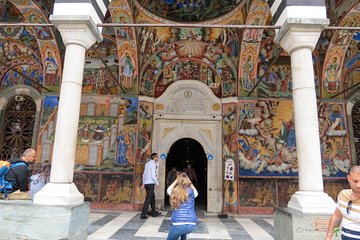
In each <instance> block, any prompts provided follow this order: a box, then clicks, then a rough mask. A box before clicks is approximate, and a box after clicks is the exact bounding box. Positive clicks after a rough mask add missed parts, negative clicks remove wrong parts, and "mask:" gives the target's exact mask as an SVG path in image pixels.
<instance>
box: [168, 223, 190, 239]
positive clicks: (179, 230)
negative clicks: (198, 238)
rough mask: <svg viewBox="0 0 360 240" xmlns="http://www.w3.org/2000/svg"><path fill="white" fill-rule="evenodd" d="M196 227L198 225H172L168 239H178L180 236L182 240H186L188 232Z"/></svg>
mask: <svg viewBox="0 0 360 240" xmlns="http://www.w3.org/2000/svg"><path fill="white" fill-rule="evenodd" d="M195 228H196V225H192V224H182V225H171V226H170V230H169V234H168V236H167V238H166V240H178V239H179V237H181V240H186V234H189V233H191V232H193V231H194V230H195Z"/></svg>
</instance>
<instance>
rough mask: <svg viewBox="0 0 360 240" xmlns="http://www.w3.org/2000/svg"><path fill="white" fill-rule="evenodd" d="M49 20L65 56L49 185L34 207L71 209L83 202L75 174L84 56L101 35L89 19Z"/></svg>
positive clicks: (58, 17) (40, 193) (37, 196)
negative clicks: (54, 26)
mask: <svg viewBox="0 0 360 240" xmlns="http://www.w3.org/2000/svg"><path fill="white" fill-rule="evenodd" d="M50 20H51V21H52V22H53V23H54V24H55V25H56V27H57V29H58V30H59V31H60V33H61V36H62V39H63V41H64V43H65V45H66V52H65V61H64V70H63V76H62V83H61V91H60V102H59V110H58V114H57V122H56V132H55V141H54V152H53V159H52V168H51V177H50V183H48V184H47V185H46V186H45V187H44V188H43V190H41V191H40V192H39V193H38V194H36V195H35V197H34V203H36V204H46V205H72V204H78V203H82V202H83V201H84V196H83V195H82V194H81V193H80V192H79V191H78V189H77V188H76V186H75V184H74V183H73V172H74V162H75V150H76V141H77V129H78V123H79V113H80V101H81V90H82V80H83V71H84V64H85V52H86V49H88V48H90V47H91V46H92V45H93V44H94V43H95V42H96V40H99V41H100V40H101V35H100V33H99V32H98V30H97V28H96V25H95V24H94V22H93V21H92V20H91V17H90V16H70V17H69V16H63V15H60V16H57V15H52V16H51V18H50Z"/></svg>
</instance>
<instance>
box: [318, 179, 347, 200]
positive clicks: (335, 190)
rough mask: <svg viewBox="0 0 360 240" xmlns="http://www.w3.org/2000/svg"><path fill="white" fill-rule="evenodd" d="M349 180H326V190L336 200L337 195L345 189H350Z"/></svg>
mask: <svg viewBox="0 0 360 240" xmlns="http://www.w3.org/2000/svg"><path fill="white" fill-rule="evenodd" d="M349 188H350V186H349V182H348V180H347V179H345V178H344V179H343V180H336V181H335V180H327V179H325V180H324V192H325V193H327V194H328V195H329V196H330V197H331V198H332V199H333V200H334V201H335V202H336V201H337V196H338V195H339V193H340V192H341V190H343V189H349Z"/></svg>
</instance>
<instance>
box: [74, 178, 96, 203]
mask: <svg viewBox="0 0 360 240" xmlns="http://www.w3.org/2000/svg"><path fill="white" fill-rule="evenodd" d="M99 179H100V175H99V174H88V173H87V174H85V173H80V172H76V171H75V173H74V184H75V185H76V187H77V189H78V190H79V192H80V193H82V194H83V195H84V201H86V202H98V196H99Z"/></svg>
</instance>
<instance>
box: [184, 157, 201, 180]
mask: <svg viewBox="0 0 360 240" xmlns="http://www.w3.org/2000/svg"><path fill="white" fill-rule="evenodd" d="M183 172H184V173H186V175H187V176H188V177H189V179H190V181H191V182H192V183H193V184H196V185H198V181H197V178H196V173H195V169H193V168H192V167H191V163H190V162H188V163H187V167H186V168H184V170H183Z"/></svg>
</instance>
